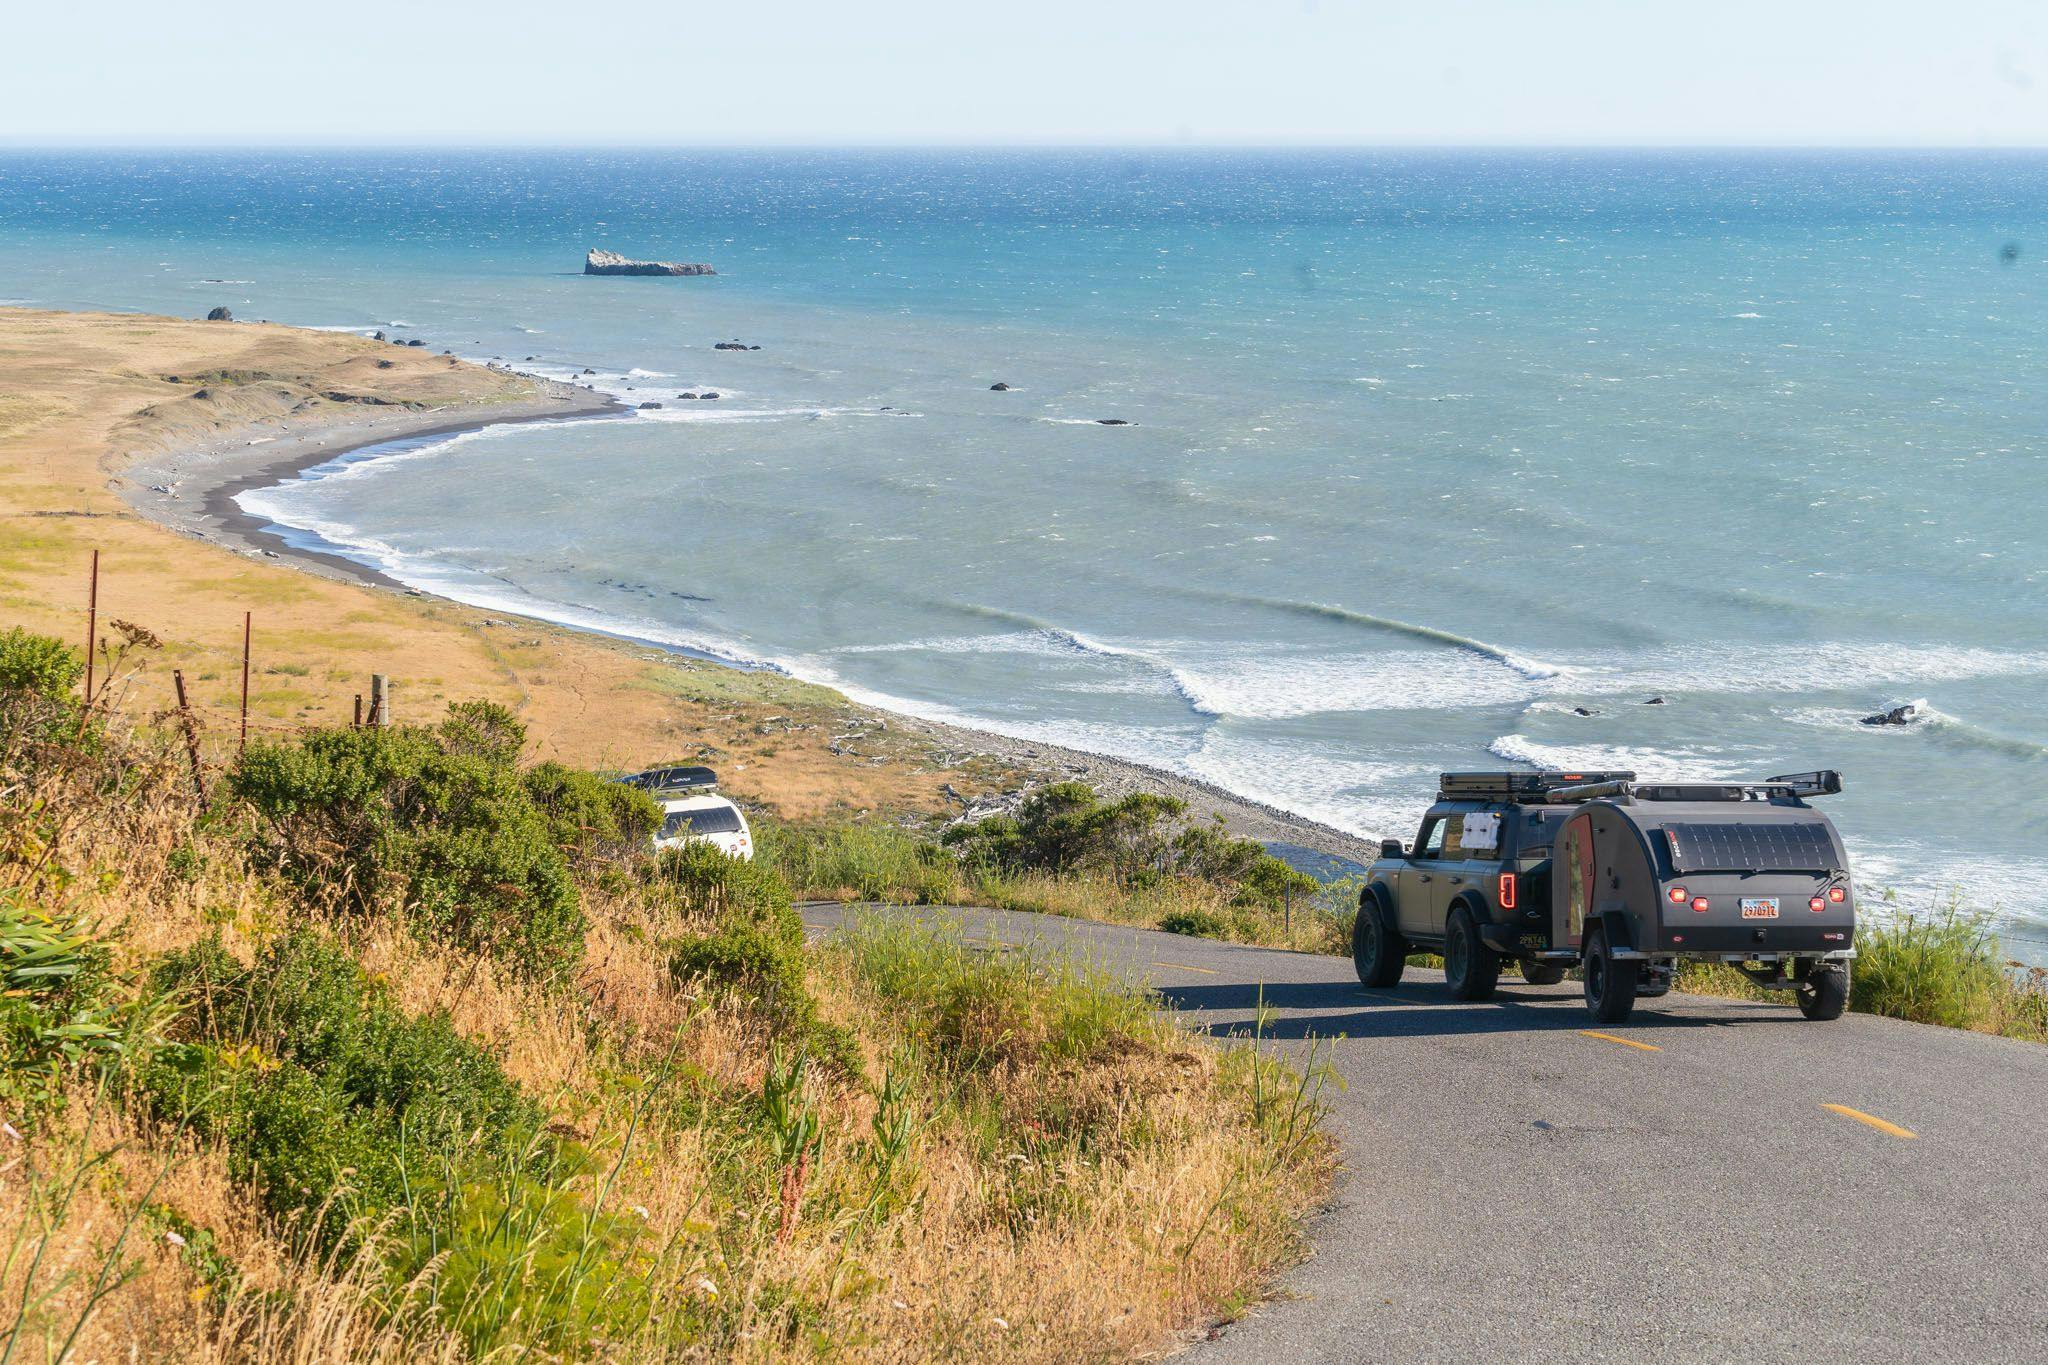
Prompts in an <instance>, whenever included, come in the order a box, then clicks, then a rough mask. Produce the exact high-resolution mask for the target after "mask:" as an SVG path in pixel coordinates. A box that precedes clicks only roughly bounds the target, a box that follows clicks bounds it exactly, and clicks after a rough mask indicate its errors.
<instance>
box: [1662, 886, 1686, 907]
mask: <svg viewBox="0 0 2048 1365" xmlns="http://www.w3.org/2000/svg"><path fill="white" fill-rule="evenodd" d="M1664 894H1665V895H1667V896H1669V897H1671V903H1672V904H1673V905H1684V904H1685V899H1686V897H1685V888H1684V887H1682V886H1674V887H1672V888H1671V889H1670V890H1669V891H1666V892H1665V893H1664Z"/></svg>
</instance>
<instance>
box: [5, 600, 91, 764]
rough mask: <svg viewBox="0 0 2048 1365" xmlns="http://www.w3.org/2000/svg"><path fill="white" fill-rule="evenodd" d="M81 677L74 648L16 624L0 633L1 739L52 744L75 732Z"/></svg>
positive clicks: (82, 666) (79, 660) (81, 668)
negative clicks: (32, 632)
mask: <svg viewBox="0 0 2048 1365" xmlns="http://www.w3.org/2000/svg"><path fill="white" fill-rule="evenodd" d="M84 676H85V660H84V659H83V658H81V657H80V655H79V653H78V651H77V650H75V649H73V648H71V647H70V646H69V645H67V644H65V643H63V642H62V641H60V640H55V639H52V638H51V637H50V636H47V635H31V634H30V633H29V632H27V631H25V630H23V629H22V628H21V627H19V626H16V627H14V628H13V629H12V630H9V631H8V632H7V633H6V634H5V635H0V744H5V743H8V742H21V741H26V742H28V743H32V744H56V743H64V742H67V741H69V740H70V739H72V738H73V736H75V735H76V734H77V733H78V721H79V712H80V710H81V709H82V705H81V703H80V700H79V698H77V697H75V696H73V695H72V693H73V691H74V690H75V689H76V688H77V687H78V684H79V680H80V679H81V678H83V677H84Z"/></svg>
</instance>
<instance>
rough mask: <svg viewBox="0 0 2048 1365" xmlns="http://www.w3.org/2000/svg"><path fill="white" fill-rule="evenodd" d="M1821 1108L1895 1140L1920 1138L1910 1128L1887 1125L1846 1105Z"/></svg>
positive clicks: (1873, 1116) (1875, 1117) (1893, 1124)
mask: <svg viewBox="0 0 2048 1365" xmlns="http://www.w3.org/2000/svg"><path fill="white" fill-rule="evenodd" d="M1821 1108H1823V1109H1825V1110H1827V1111H1828V1112H1829V1113H1832V1114H1840V1115H1841V1116H1842V1117H1843V1118H1845V1119H1854V1120H1856V1121H1857V1122H1858V1123H1867V1124H1869V1125H1870V1126H1871V1127H1872V1128H1875V1129H1877V1131H1878V1132H1880V1133H1890V1134H1891V1135H1892V1136H1893V1137H1895V1138H1917V1137H1919V1136H1920V1135H1919V1134H1918V1133H1916V1132H1914V1131H1913V1130H1912V1129H1911V1128H1901V1127H1899V1125H1898V1124H1896V1123H1887V1122H1886V1121H1885V1120H1883V1119H1881V1118H1879V1117H1877V1115H1875V1114H1866V1113H1864V1112H1863V1111H1862V1110H1861V1109H1851V1108H1850V1107H1849V1106H1848V1105H1846V1104H1824V1105H1822V1106H1821Z"/></svg>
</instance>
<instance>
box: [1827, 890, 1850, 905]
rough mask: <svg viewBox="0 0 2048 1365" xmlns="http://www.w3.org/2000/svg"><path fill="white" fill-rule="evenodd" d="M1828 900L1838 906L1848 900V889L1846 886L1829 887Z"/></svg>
mask: <svg viewBox="0 0 2048 1365" xmlns="http://www.w3.org/2000/svg"><path fill="white" fill-rule="evenodd" d="M1828 899H1829V900H1831V901H1833V902H1834V903H1835V904H1836V905H1840V904H1841V903H1842V902H1843V901H1845V900H1847V899H1849V888H1848V887H1846V886H1831V887H1829V888H1828Z"/></svg>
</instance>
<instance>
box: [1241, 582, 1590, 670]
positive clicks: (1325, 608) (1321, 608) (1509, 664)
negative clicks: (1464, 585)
mask: <svg viewBox="0 0 2048 1365" xmlns="http://www.w3.org/2000/svg"><path fill="white" fill-rule="evenodd" d="M1221 595H1222V596H1223V597H1224V598H1226V600H1229V601H1232V602H1236V603H1238V604H1240V605H1243V606H1252V607H1265V608H1267V609H1268V610H1270V611H1283V612H1287V613H1289V614H1291V615H1294V616H1308V617H1314V618H1318V619H1320V620H1325V621H1339V622H1342V623H1343V624H1345V625H1352V626H1362V627H1364V628H1366V629H1367V630H1375V631H1380V632H1383V633H1385V634H1388V635H1402V636H1406V637H1407V638H1409V639H1411V640H1424V641H1427V642H1429V643H1430V644H1437V645H1448V646H1449V647H1451V648H1452V649H1462V650H1464V651H1466V652H1467V653H1470V654H1477V655H1478V656H1479V657H1481V658H1482V659H1491V660H1493V661H1494V662H1495V663H1497V664H1500V665H1502V666H1503V667H1506V668H1511V669H1513V670H1514V671H1515V672H1517V673H1519V674H1521V675H1522V676H1523V677H1525V678H1532V679H1535V680H1537V681H1539V682H1540V681H1543V680H1545V679H1549V678H1555V677H1557V676H1559V675H1560V674H1561V673H1563V672H1564V670H1563V669H1562V668H1560V667H1559V666H1557V665H1556V664H1551V663H1545V662H1544V661H1543V660H1541V659H1537V658H1532V657H1530V656H1529V655H1526V654H1518V653H1516V652H1515V651H1513V650H1511V649H1507V648H1505V647H1504V646H1501V645H1496V644H1489V643H1488V642H1487V641H1485V640H1476V639H1474V638H1472V637H1471V636H1469V635H1460V634H1458V633H1457V632H1456V631H1450V630H1442V629H1439V628H1438V627H1436V626H1425V625H1417V624H1416V623H1414V622H1412V621H1401V620H1396V619H1395V618H1394V617H1391V616H1375V615H1373V614H1372V613H1371V612H1366V611H1354V610H1352V609H1351V608H1350V607H1339V606H1334V605H1331V604H1329V603H1325V602H1297V601H1295V600H1293V599H1292V598H1286V597H1253V596H1246V595H1240V594H1236V593H1225V594H1221Z"/></svg>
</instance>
